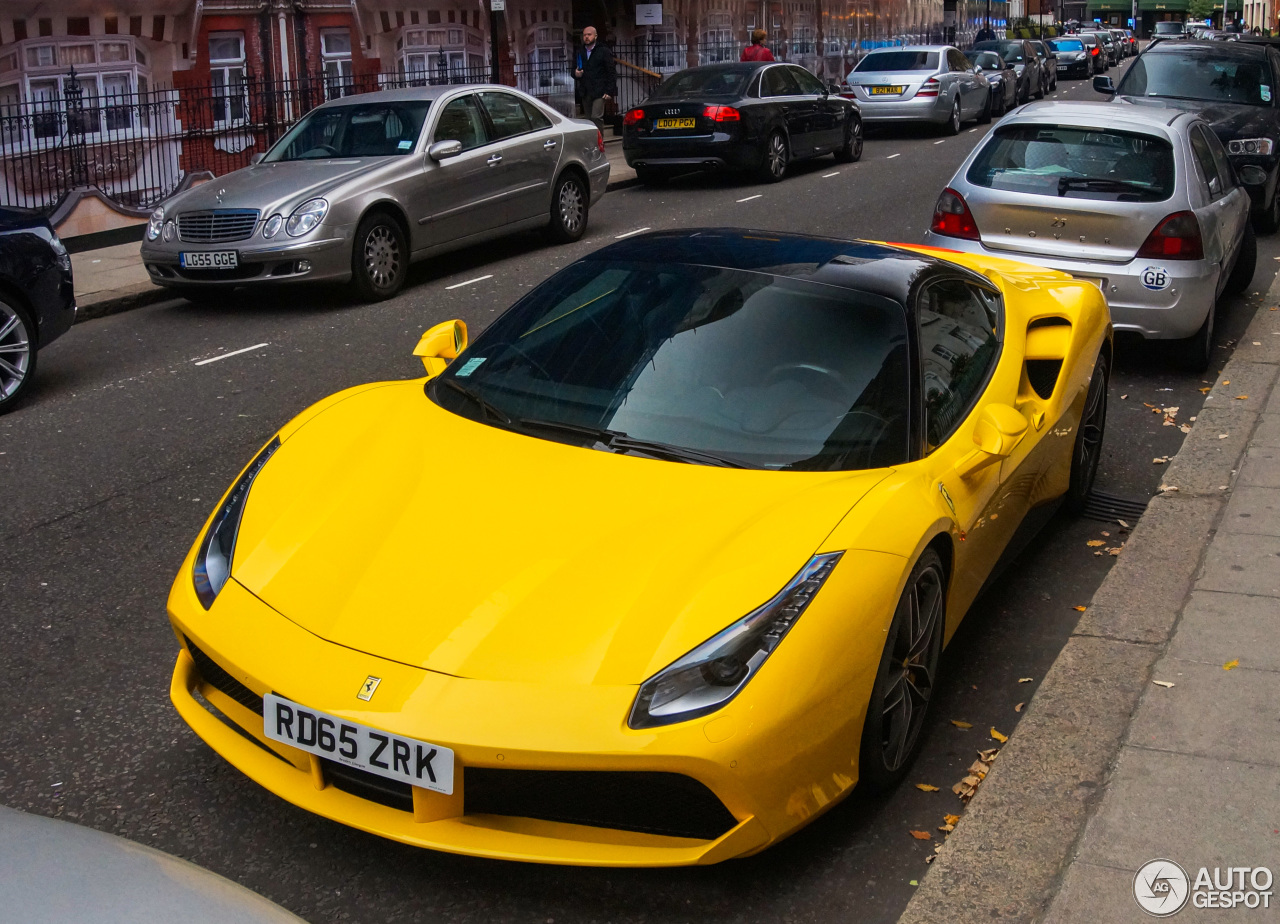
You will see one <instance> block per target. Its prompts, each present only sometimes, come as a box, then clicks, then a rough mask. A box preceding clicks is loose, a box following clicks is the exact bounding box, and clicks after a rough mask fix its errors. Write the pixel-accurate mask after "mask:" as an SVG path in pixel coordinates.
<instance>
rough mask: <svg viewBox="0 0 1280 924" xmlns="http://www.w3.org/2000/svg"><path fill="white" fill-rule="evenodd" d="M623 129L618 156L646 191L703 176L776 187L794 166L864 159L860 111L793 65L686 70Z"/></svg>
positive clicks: (631, 114)
mask: <svg viewBox="0 0 1280 924" xmlns="http://www.w3.org/2000/svg"><path fill="white" fill-rule="evenodd" d="M622 126H623V131H622V153H623V155H624V156H625V157H626V159H627V163H628V164H630V165H631V166H632V167H634V168H635V171H636V176H638V177H639V178H640V180H641V181H642V182H646V183H654V182H661V181H662V180H665V179H666V178H668V177H669V176H671V174H672V173H673V172H680V171H684V172H687V171H690V170H697V169H708V168H710V169H715V170H741V171H750V172H752V173H755V174H756V175H758V176H759V177H760V178H761V179H763V180H765V181H766V182H777V181H778V180H781V179H782V178H783V176H785V175H786V172H787V165H788V164H790V163H791V162H792V161H798V160H805V159H807V158H810V157H821V156H823V155H824V154H835V156H836V159H837V160H839V161H842V162H846V163H847V162H851V161H855V160H857V159H858V158H860V157H861V156H862V117H861V114H860V113H859V110H858V104H857V103H856V102H854V101H853V100H849V99H843V98H842V97H841V96H840V95H839V94H838V93H835V92H833V91H832V88H830V87H826V86H824V85H823V83H822V81H820V80H819V79H818V78H817V77H814V76H813V74H811V73H809V72H808V71H807V70H805V69H804V68H803V67H799V66H797V65H795V64H781V63H761V62H747V63H731V64H708V65H705V66H703V67H691V68H689V69H688V70H684V71H680V72H679V73H678V74H674V75H672V76H671V77H668V78H667V79H666V81H664V82H663V84H662V85H661V86H660V87H658V89H657V90H655V91H654V92H653V94H652V95H651V96H650V97H649V98H648V99H646V100H645V101H644V102H643V103H642V104H641V105H639V106H637V107H636V108H634V109H632V110H630V111H629V112H627V113H626V115H625V116H623V119H622Z"/></svg>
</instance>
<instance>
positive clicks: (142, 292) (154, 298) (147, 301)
mask: <svg viewBox="0 0 1280 924" xmlns="http://www.w3.org/2000/svg"><path fill="white" fill-rule="evenodd" d="M177 297H178V296H177V295H176V294H175V293H174V292H173V291H172V290H170V289H164V288H161V287H160V286H156V285H152V284H151V283H143V284H142V285H138V286H130V287H129V288H127V289H114V290H112V293H111V295H110V296H109V297H107V298H99V299H96V300H94V301H91V302H87V303H84V304H78V305H77V306H76V321H75V323H77V324H79V323H80V322H81V321H92V320H95V319H96V318H105V317H106V316H107V315H111V314H120V313H121V312H122V311H132V310H133V309H134V308H142V307H144V306H146V305H152V304H154V303H156V302H162V301H164V300H165V299H169V298H177Z"/></svg>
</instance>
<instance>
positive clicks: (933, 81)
mask: <svg viewBox="0 0 1280 924" xmlns="http://www.w3.org/2000/svg"><path fill="white" fill-rule="evenodd" d="M940 89H942V83H941V82H940V81H939V80H938V78H937V77H930V78H929V79H928V80H926V81H925V82H924V83H922V84H920V89H919V90H917V91H916V96H937V95H938V91H939V90H940Z"/></svg>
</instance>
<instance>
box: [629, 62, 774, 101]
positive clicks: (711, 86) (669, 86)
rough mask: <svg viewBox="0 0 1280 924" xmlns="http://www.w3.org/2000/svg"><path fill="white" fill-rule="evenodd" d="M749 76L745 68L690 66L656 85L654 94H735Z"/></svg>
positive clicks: (739, 90) (738, 92) (739, 91)
mask: <svg viewBox="0 0 1280 924" xmlns="http://www.w3.org/2000/svg"><path fill="white" fill-rule="evenodd" d="M750 76H751V72H750V71H745V70H731V71H730V70H719V69H711V68H706V69H703V68H697V67H695V68H692V69H691V70H687V71H681V72H680V73H678V74H676V75H675V76H673V77H670V78H668V79H667V82H666V83H664V84H663V85H662V86H660V87H658V90H657V92H656V93H654V94H653V95H654V96H737V95H738V94H740V93H741V92H742V87H743V85H744V84H745V83H746V82H747V78H748V77H750Z"/></svg>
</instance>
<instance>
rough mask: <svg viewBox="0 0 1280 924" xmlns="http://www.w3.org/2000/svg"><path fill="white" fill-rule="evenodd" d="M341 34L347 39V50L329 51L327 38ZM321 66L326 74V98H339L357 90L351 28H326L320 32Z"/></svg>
mask: <svg viewBox="0 0 1280 924" xmlns="http://www.w3.org/2000/svg"><path fill="white" fill-rule="evenodd" d="M339 35H340V36H343V37H344V38H346V39H347V50H346V51H329V50H328V49H327V48H326V46H325V39H326V38H329V37H331V36H339ZM320 67H321V71H322V73H323V74H324V98H325V99H339V98H340V97H343V96H350V95H351V94H353V93H354V92H355V63H354V61H353V57H352V43H351V30H350V29H325V30H323V31H322V32H321V33H320Z"/></svg>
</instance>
